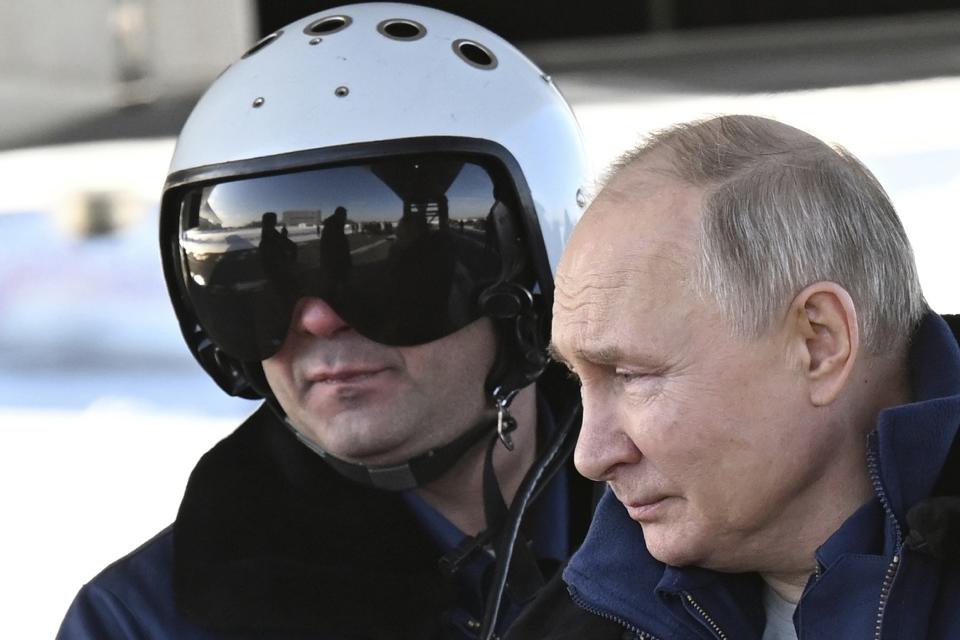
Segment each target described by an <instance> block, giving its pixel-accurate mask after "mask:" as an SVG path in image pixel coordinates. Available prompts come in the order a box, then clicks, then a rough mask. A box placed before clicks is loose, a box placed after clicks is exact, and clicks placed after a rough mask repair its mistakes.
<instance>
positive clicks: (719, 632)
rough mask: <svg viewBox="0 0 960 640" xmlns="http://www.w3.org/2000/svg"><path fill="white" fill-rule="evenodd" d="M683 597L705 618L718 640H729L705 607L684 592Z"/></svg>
mask: <svg viewBox="0 0 960 640" xmlns="http://www.w3.org/2000/svg"><path fill="white" fill-rule="evenodd" d="M683 597H684V598H686V599H687V602H689V603H690V604H691V605H692V606H693V608H694V609H696V611H697V613H699V614H700V617H701V618H703V620H704V622H706V623H707V626H709V627H710V629H711V630H712V631H713V634H714V635H715V636H716V637H717V638H719V639H720V640H727V634H725V633H724V632H723V631H722V630H721V629H720V627H719V626H718V625H717V623H716V622H714V621H713V618H711V617H710V614H708V613H707V612H706V610H705V609H704V608H703V607H701V606H700V604H699V603H698V602H697V601H696V600H694V599H693V596H692V595H690V594H689V593H687V592H686V591H684V592H683Z"/></svg>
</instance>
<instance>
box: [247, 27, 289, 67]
mask: <svg viewBox="0 0 960 640" xmlns="http://www.w3.org/2000/svg"><path fill="white" fill-rule="evenodd" d="M282 34H283V30H282V29H281V30H280V31H274V32H273V33H271V34H270V35H268V36H265V37H263V38H260V40H258V41H257V43H256V44H255V45H253V46H252V47H250V48H249V49H247V52H246V53H245V54H243V55H242V56H240V59H241V60H243V59H244V58H249V57H250V56H252V55H253V54H255V53H256V52H257V51H260V49H263V48H264V47H265V46H267V45H268V44H272V43H273V41H274V40H276V39H277V38H279V37H280V36H281V35H282Z"/></svg>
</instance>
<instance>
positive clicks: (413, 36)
mask: <svg viewBox="0 0 960 640" xmlns="http://www.w3.org/2000/svg"><path fill="white" fill-rule="evenodd" d="M377 31H379V32H380V33H381V34H383V35H385V36H387V37H388V38H392V39H393V40H406V41H411V40H419V39H420V38H422V37H423V36H425V35H427V29H426V27H424V26H423V25H422V24H420V23H419V22H414V21H413V20H401V19H398V18H396V19H392V20H384V21H383V22H381V23H380V24H378V25H377Z"/></svg>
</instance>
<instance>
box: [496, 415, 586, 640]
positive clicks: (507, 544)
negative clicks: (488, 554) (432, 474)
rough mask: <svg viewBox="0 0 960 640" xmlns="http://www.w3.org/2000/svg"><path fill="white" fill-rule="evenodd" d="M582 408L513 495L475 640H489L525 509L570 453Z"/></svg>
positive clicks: (578, 427) (578, 426)
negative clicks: (478, 631)
mask: <svg viewBox="0 0 960 640" xmlns="http://www.w3.org/2000/svg"><path fill="white" fill-rule="evenodd" d="M582 413H583V407H582V406H581V404H580V403H579V402H578V403H577V405H576V407H574V410H573V412H572V413H571V414H570V415H569V416H568V417H567V420H566V421H565V422H564V423H563V427H562V428H561V429H560V431H559V432H558V433H557V435H556V436H555V437H554V439H553V441H552V442H551V443H550V446H549V448H548V449H547V451H546V452H545V453H544V454H543V456H541V457H540V459H539V460H537V462H536V464H535V465H534V466H533V467H532V468H531V469H530V471H529V472H528V473H527V475H526V476H525V477H524V479H523V482H522V483H521V485H520V488H519V490H518V491H517V495H516V497H515V498H514V500H513V504H511V505H510V510H509V512H508V515H507V520H506V523H505V524H504V527H503V531H502V534H501V537H500V540H499V541H498V543H497V550H496V553H497V565H496V569H495V571H494V574H493V583H492V587H491V589H490V592H489V593H488V594H487V602H486V606H485V607H484V611H483V622H482V623H481V625H480V633H479V634H478V638H479V640H493V639H494V638H495V636H494V633H495V632H496V628H497V620H498V618H499V617H500V605H501V604H502V602H503V594H504V592H505V591H506V587H507V575H508V574H509V571H510V564H511V561H512V560H513V548H514V545H515V544H516V541H517V536H518V535H519V533H520V524H521V521H522V520H523V515H524V514H525V513H526V511H527V507H528V506H529V505H530V503H531V502H533V500H534V499H535V498H536V497H537V496H538V495H539V494H540V491H541V490H542V489H543V488H544V487H545V486H546V485H547V484H548V483H549V482H550V479H551V478H552V477H553V476H554V475H555V474H556V473H557V471H559V470H560V468H561V467H562V466H563V465H564V463H565V462H566V460H567V459H568V458H569V457H570V454H571V453H572V452H573V448H574V446H575V445H576V442H577V434H578V433H579V432H580V418H581V414H582Z"/></svg>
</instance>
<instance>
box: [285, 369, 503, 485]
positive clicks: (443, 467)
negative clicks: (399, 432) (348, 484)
mask: <svg viewBox="0 0 960 640" xmlns="http://www.w3.org/2000/svg"><path fill="white" fill-rule="evenodd" d="M497 391H498V392H499V388H498V390H497ZM515 395H516V391H514V392H512V393H509V394H503V395H496V394H495V395H494V398H493V400H494V403H495V406H496V407H497V414H496V416H490V415H489V414H485V415H484V416H483V417H482V418H481V419H480V420H479V421H478V422H477V423H476V424H474V425H473V426H472V427H471V428H470V429H468V430H467V431H465V432H464V433H462V434H461V435H459V436H457V437H456V438H455V439H454V440H453V441H451V442H448V443H447V444H444V445H442V446H439V447H436V448H434V449H430V450H429V451H426V452H424V453H421V454H420V455H418V456H415V457H413V458H410V459H409V460H406V461H404V462H401V463H398V464H389V465H368V464H362V463H358V462H348V461H347V460H344V459H342V458H339V457H337V456H335V455H333V454H332V453H330V452H329V451H327V450H326V449H324V448H323V447H321V446H320V445H318V444H317V443H316V442H314V441H313V440H311V439H310V438H308V437H306V436H305V435H303V434H302V433H301V432H300V430H299V429H297V428H296V427H295V426H294V425H293V424H291V423H290V420H289V418H288V417H287V415H286V412H285V411H283V409H282V408H281V407H280V405H279V403H277V401H276V399H275V398H273V397H270V398H269V399H268V401H267V402H268V404H269V405H270V407H271V408H272V409H273V411H274V412H275V413H276V414H277V416H278V417H280V418H281V420H282V421H283V423H284V424H285V425H286V426H287V428H288V429H290V431H291V432H292V433H293V434H294V435H295V436H296V437H297V439H298V440H300V442H302V443H303V444H304V445H305V446H306V447H307V448H309V449H310V450H311V451H313V452H314V453H316V454H317V455H319V456H320V457H321V458H323V460H324V461H325V462H326V463H327V464H328V465H330V467H332V468H333V469H334V471H336V472H337V473H339V474H340V475H342V476H344V477H345V478H347V479H348V480H352V481H353V482H357V483H359V484H362V485H366V486H368V487H373V488H375V489H382V490H385V491H407V490H409V489H416V488H417V487H420V486H423V485H425V484H428V483H430V482H432V481H433V480H436V479H437V478H439V477H440V476H441V475H443V474H444V473H445V472H446V471H448V470H449V469H450V468H452V467H453V465H455V464H456V463H457V462H458V461H459V460H460V459H461V458H462V457H463V455H464V454H465V453H466V452H467V451H468V450H469V449H470V448H471V447H473V446H474V445H475V444H477V443H478V442H479V441H480V440H481V439H483V437H484V436H486V435H487V434H489V433H490V432H492V431H494V430H495V431H496V433H497V436H498V437H499V438H500V440H501V442H503V444H504V446H505V447H506V448H507V449H508V450H513V441H512V439H511V438H510V433H511V432H512V431H513V430H514V429H516V428H517V421H516V419H515V418H514V417H513V416H512V415H511V414H510V412H509V410H508V407H509V405H510V402H511V401H512V400H513V397H514V396H515Z"/></svg>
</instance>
